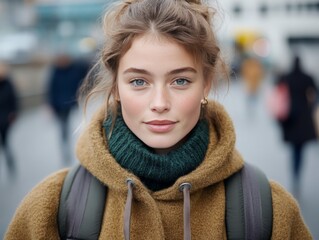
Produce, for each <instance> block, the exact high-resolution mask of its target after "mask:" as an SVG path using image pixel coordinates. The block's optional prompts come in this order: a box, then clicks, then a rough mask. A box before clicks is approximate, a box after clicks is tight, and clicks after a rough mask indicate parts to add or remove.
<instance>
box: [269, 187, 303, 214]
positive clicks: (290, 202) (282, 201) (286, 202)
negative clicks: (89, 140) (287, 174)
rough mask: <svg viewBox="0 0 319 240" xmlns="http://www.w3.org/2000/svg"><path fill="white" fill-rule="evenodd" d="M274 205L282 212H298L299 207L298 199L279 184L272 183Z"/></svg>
mask: <svg viewBox="0 0 319 240" xmlns="http://www.w3.org/2000/svg"><path fill="white" fill-rule="evenodd" d="M270 186H271V194H272V201H273V204H274V205H275V206H277V207H279V208H280V209H281V210H282V211H288V212H298V211H299V205H298V202H297V201H296V199H295V198H294V197H293V196H292V194H291V193H290V192H288V191H287V190H286V189H285V188H284V187H283V186H282V185H280V184H279V183H278V182H275V181H270Z"/></svg>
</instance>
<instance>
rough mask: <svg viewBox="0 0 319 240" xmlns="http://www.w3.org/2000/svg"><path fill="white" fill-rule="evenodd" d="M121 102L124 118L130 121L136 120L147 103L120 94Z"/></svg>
mask: <svg viewBox="0 0 319 240" xmlns="http://www.w3.org/2000/svg"><path fill="white" fill-rule="evenodd" d="M120 102H121V108H122V113H123V117H127V118H129V119H131V118H134V117H135V118H136V117H137V116H138V115H139V114H141V112H142V111H143V110H144V109H145V102H143V101H140V100H139V98H137V97H134V96H129V95H128V94H125V93H124V94H121V93H120Z"/></svg>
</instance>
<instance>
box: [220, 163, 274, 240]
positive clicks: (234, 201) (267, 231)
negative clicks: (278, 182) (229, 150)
mask: <svg viewBox="0 0 319 240" xmlns="http://www.w3.org/2000/svg"><path fill="white" fill-rule="evenodd" d="M225 188H226V230H227V239H247V240H250V239H253V240H259V239H261V240H264V239H265V240H266V239H267V240H268V239H270V238H271V234H272V197H271V189H270V185H269V182H268V179H267V177H266V175H265V174H264V173H263V172H262V171H260V170H259V169H258V168H256V167H254V166H252V165H251V164H248V163H245V165H244V167H243V168H242V169H241V170H240V171H238V172H237V173H235V174H233V175H232V176H231V177H229V178H228V179H226V180H225Z"/></svg>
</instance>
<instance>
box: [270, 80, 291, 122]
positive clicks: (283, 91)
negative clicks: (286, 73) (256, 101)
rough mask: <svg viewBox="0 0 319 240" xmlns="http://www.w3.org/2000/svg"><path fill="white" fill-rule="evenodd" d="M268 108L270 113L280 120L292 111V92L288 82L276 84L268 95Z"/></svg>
mask: <svg viewBox="0 0 319 240" xmlns="http://www.w3.org/2000/svg"><path fill="white" fill-rule="evenodd" d="M267 108H268V110H269V112H270V114H271V115H272V116H273V117H274V118H275V119H276V120H279V121H284V120H286V119H287V118H288V116H289V112H290V94H289V89H288V86H287V84H285V83H279V84H278V85H275V86H274V87H273V89H272V90H271V92H270V93H269V95H268V97H267Z"/></svg>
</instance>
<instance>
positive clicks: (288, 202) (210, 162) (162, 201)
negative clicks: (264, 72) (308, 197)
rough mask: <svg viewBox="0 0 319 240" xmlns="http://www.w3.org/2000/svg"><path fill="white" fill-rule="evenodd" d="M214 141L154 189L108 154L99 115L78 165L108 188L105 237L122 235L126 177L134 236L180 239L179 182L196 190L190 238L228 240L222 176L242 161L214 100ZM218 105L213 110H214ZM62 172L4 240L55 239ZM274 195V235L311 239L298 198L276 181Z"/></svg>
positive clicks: (29, 201) (25, 206)
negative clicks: (187, 169) (200, 157)
mask: <svg viewBox="0 0 319 240" xmlns="http://www.w3.org/2000/svg"><path fill="white" fill-rule="evenodd" d="M208 110H209V112H210V118H211V121H210V143H209V146H208V150H207V153H206V157H205V159H204V161H203V162H202V164H200V166H199V167H198V168H197V169H195V170H194V171H193V172H191V173H189V174H188V175H186V176H183V177H180V178H179V179H178V180H177V181H176V182H175V183H174V185H172V186H171V187H169V188H167V189H164V190H160V191H157V192H151V191H149V190H148V189H146V188H145V187H144V185H143V184H142V182H141V181H140V180H139V179H138V178H137V177H136V176H134V175H133V174H132V173H129V172H128V171H126V170H125V169H123V168H121V167H120V165H119V164H117V162H116V161H115V160H114V158H113V157H112V155H111V154H110V153H109V152H108V149H107V144H106V140H105V134H104V129H103V128H102V123H103V118H104V111H101V112H100V113H98V114H97V115H96V116H95V117H94V118H93V120H92V122H91V123H90V125H89V126H88V128H87V129H86V131H85V132H84V133H83V135H82V136H81V137H80V140H79V142H78V145H77V155H78V158H79V161H80V162H81V164H82V165H83V166H84V167H85V168H87V169H88V170H89V171H90V172H91V173H92V174H93V175H94V176H96V177H97V178H98V179H99V180H101V181H102V182H103V183H105V184H106V185H107V186H108V189H109V192H108V197H107V200H106V210H105V212H104V219H103V224H102V230H101V234H100V239H124V234H123V225H124V224H123V214H124V205H125V201H126V197H127V185H126V179H127V178H131V179H133V181H134V182H135V186H134V188H133V189H134V190H133V191H134V192H133V205H132V215H131V239H132V240H136V239H143V240H147V239H150V240H163V239H169V240H175V239H176V240H181V239H183V194H182V193H181V192H180V191H179V186H180V184H182V183H184V182H188V183H191V184H192V188H191V197H190V198H191V230H192V239H204V240H206V239H218V240H220V239H226V227H225V188H224V182H223V180H224V179H225V178H227V177H229V176H230V175H231V174H233V173H234V172H236V171H238V170H239V169H240V168H242V166H243V160H242V158H241V156H240V154H239V153H238V152H237V151H236V150H235V133H234V128H233V125H232V122H231V120H230V119H229V117H228V115H227V114H226V112H225V111H224V110H223V108H222V107H221V106H220V105H219V104H217V103H213V102H211V103H209V105H208ZM213 110H214V111H213ZM66 173H67V170H62V171H60V172H57V173H55V174H53V175H51V176H49V177H48V178H47V179H46V180H44V181H43V182H42V183H40V184H39V185H38V186H36V187H35V188H34V189H33V190H32V191H31V192H30V193H29V194H28V195H27V196H26V198H25V199H24V200H23V202H22V204H21V205H20V207H19V208H18V209H17V212H16V214H15V216H14V218H13V220H12V222H11V224H10V226H9V228H8V232H7V235H6V237H5V239H6V240H11V239H12V240H13V239H14V240H17V239H24V240H28V239H58V232H57V210H58V205H59V197H60V196H59V195H60V192H61V186H62V183H63V180H64V177H65V175H66ZM271 190H272V198H273V233H272V239H274V240H277V239H278V240H282V239H306V240H307V239H311V235H310V233H309V230H308V228H307V227H306V226H305V224H304V221H303V219H302V216H301V213H300V210H299V208H298V205H297V203H296V201H295V200H294V199H293V198H292V197H291V195H290V194H289V193H287V192H286V191H285V190H284V189H283V188H282V187H281V186H280V185H278V184H277V183H274V182H271Z"/></svg>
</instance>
